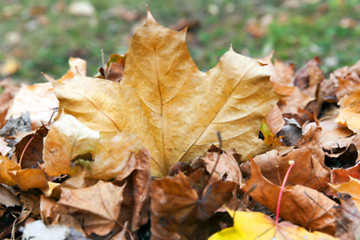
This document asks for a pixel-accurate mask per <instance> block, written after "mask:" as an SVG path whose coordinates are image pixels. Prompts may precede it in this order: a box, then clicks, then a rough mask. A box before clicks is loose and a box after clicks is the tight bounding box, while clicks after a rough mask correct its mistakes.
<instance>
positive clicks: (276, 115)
mask: <svg viewBox="0 0 360 240" xmlns="http://www.w3.org/2000/svg"><path fill="white" fill-rule="evenodd" d="M265 121H266V124H267V125H268V126H269V128H270V130H271V132H272V133H274V134H277V133H278V132H279V131H280V130H281V129H282V128H283V127H284V125H285V120H284V119H283V116H282V113H281V111H280V109H279V107H278V106H277V105H275V106H274V108H273V109H272V110H271V112H270V113H269V115H267V116H266V118H265Z"/></svg>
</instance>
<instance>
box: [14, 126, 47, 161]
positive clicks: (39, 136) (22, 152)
mask: <svg viewBox="0 0 360 240" xmlns="http://www.w3.org/2000/svg"><path fill="white" fill-rule="evenodd" d="M47 133H48V129H47V128H46V127H45V126H41V127H40V128H39V129H37V130H36V131H34V132H33V133H31V134H29V135H27V136H25V137H24V138H23V139H21V140H20V142H18V143H17V144H16V145H15V154H16V157H17V159H18V161H19V162H20V161H21V168H36V167H38V166H39V165H40V164H41V163H42V162H43V160H42V159H43V158H42V152H43V139H44V137H45V136H46V135H47Z"/></svg>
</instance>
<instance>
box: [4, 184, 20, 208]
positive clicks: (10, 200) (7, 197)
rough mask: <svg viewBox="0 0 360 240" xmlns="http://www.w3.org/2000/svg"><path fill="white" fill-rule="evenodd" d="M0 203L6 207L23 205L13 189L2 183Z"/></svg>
mask: <svg viewBox="0 0 360 240" xmlns="http://www.w3.org/2000/svg"><path fill="white" fill-rule="evenodd" d="M0 204H1V205H4V206H5V207H14V206H21V202H20V200H19V199H18V198H17V197H16V196H15V193H14V192H13V191H10V190H9V186H7V187H6V185H5V186H3V185H2V184H1V185H0Z"/></svg>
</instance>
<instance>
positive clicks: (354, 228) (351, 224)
mask: <svg viewBox="0 0 360 240" xmlns="http://www.w3.org/2000/svg"><path fill="white" fill-rule="evenodd" d="M338 195H340V199H341V206H339V207H338V208H337V209H336V213H335V216H336V217H337V219H338V221H336V235H335V236H337V237H339V238H340V239H342V240H346V239H357V238H359V236H360V212H359V210H358V209H357V208H356V206H355V204H354V202H353V200H352V197H351V196H350V195H349V194H338Z"/></svg>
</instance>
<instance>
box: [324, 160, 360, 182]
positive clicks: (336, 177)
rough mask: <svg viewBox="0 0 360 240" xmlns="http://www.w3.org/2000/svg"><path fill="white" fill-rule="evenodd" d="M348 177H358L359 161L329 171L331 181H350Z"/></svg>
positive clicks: (359, 171) (359, 172)
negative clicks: (351, 165) (346, 166)
mask: <svg viewBox="0 0 360 240" xmlns="http://www.w3.org/2000/svg"><path fill="white" fill-rule="evenodd" d="M350 177H352V178H355V179H360V163H358V164H356V165H355V166H353V167H350V168H346V169H341V168H339V169H333V170H332V171H331V183H332V184H340V183H344V182H348V181H350Z"/></svg>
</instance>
